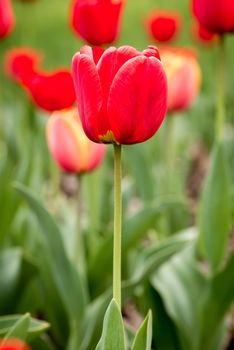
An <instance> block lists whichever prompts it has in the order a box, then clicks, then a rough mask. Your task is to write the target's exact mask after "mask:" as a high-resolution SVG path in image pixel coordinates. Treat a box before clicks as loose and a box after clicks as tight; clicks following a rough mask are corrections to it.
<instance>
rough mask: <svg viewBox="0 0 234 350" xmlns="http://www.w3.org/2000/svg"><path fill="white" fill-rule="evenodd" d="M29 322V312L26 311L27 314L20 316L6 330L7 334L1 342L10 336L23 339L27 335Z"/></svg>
mask: <svg viewBox="0 0 234 350" xmlns="http://www.w3.org/2000/svg"><path fill="white" fill-rule="evenodd" d="M29 323H30V314H28V313H27V314H25V315H23V316H21V317H20V318H19V319H18V320H17V321H16V323H15V324H14V326H12V327H11V328H10V329H9V331H8V332H7V334H6V335H5V337H4V339H3V344H4V341H5V340H7V339H10V338H19V339H22V340H25V339H26V337H27V332H28V328H29Z"/></svg>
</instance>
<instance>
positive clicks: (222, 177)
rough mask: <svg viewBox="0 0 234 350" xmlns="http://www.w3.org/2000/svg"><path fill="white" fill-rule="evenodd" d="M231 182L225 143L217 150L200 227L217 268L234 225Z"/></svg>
mask: <svg viewBox="0 0 234 350" xmlns="http://www.w3.org/2000/svg"><path fill="white" fill-rule="evenodd" d="M230 193H231V183H230V177H229V172H228V165H227V161H226V158H225V153H224V148H223V145H222V144H221V143H220V144H217V145H216V146H215V148H214V150H213V155H212V160H211V168H210V171H209V173H208V176H207V179H206V181H205V186H204V190H203V195H202V202H201V208H200V215H199V228H200V234H201V239H202V243H203V245H204V249H205V255H206V258H207V259H208V261H209V264H210V266H211V268H212V270H213V272H215V271H216V270H217V269H218V268H219V267H220V264H221V263H222V261H223V257H224V255H225V249H226V245H227V240H228V236H229V234H230V228H231V196H230Z"/></svg>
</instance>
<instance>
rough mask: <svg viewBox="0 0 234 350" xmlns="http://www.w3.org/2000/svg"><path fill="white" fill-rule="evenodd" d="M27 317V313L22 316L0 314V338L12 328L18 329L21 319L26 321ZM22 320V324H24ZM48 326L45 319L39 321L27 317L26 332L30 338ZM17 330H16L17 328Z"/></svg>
mask: <svg viewBox="0 0 234 350" xmlns="http://www.w3.org/2000/svg"><path fill="white" fill-rule="evenodd" d="M28 317H29V314H26V315H24V316H22V315H9V316H0V338H2V337H4V336H6V335H7V334H10V332H11V331H12V330H13V329H16V330H17V329H19V328H18V325H19V324H20V323H21V321H22V320H23V321H24V320H25V319H26V321H24V322H26V323H27V319H28ZM24 322H23V324H24ZM49 327H50V325H49V323H47V322H45V321H39V320H36V319H35V318H30V317H29V325H28V327H27V333H28V335H29V337H30V338H34V337H36V336H38V335H40V334H41V333H43V332H45V331H46V330H47V329H48V328H49ZM17 331H18V330H17ZM14 335H15V336H16V334H15V333H14Z"/></svg>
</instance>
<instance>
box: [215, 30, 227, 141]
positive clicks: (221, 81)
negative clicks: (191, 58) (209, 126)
mask: <svg viewBox="0 0 234 350" xmlns="http://www.w3.org/2000/svg"><path fill="white" fill-rule="evenodd" d="M224 100H225V49H224V35H222V36H221V37H220V43H219V72H218V80H217V116H216V141H217V142H220V141H222V140H223V132H224V123H225V102H224Z"/></svg>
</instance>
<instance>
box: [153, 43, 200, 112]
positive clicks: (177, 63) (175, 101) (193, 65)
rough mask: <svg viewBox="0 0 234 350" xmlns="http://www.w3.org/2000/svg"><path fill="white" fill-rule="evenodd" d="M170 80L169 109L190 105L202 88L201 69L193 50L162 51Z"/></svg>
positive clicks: (183, 107)
mask: <svg viewBox="0 0 234 350" xmlns="http://www.w3.org/2000/svg"><path fill="white" fill-rule="evenodd" d="M160 54H161V60H162V64H163V66H164V69H165V71H166V75H167V80H168V111H169V112H174V111H179V110H184V109H187V108H189V107H190V105H191V104H192V103H193V101H194V100H195V98H196V97H197V94H198V92H199V89H200V85H201V70H200V67H199V64H198V62H197V59H196V55H195V54H194V52H192V51H191V50H188V49H187V50H186V49H176V48H167V49H162V50H161V51H160Z"/></svg>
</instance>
